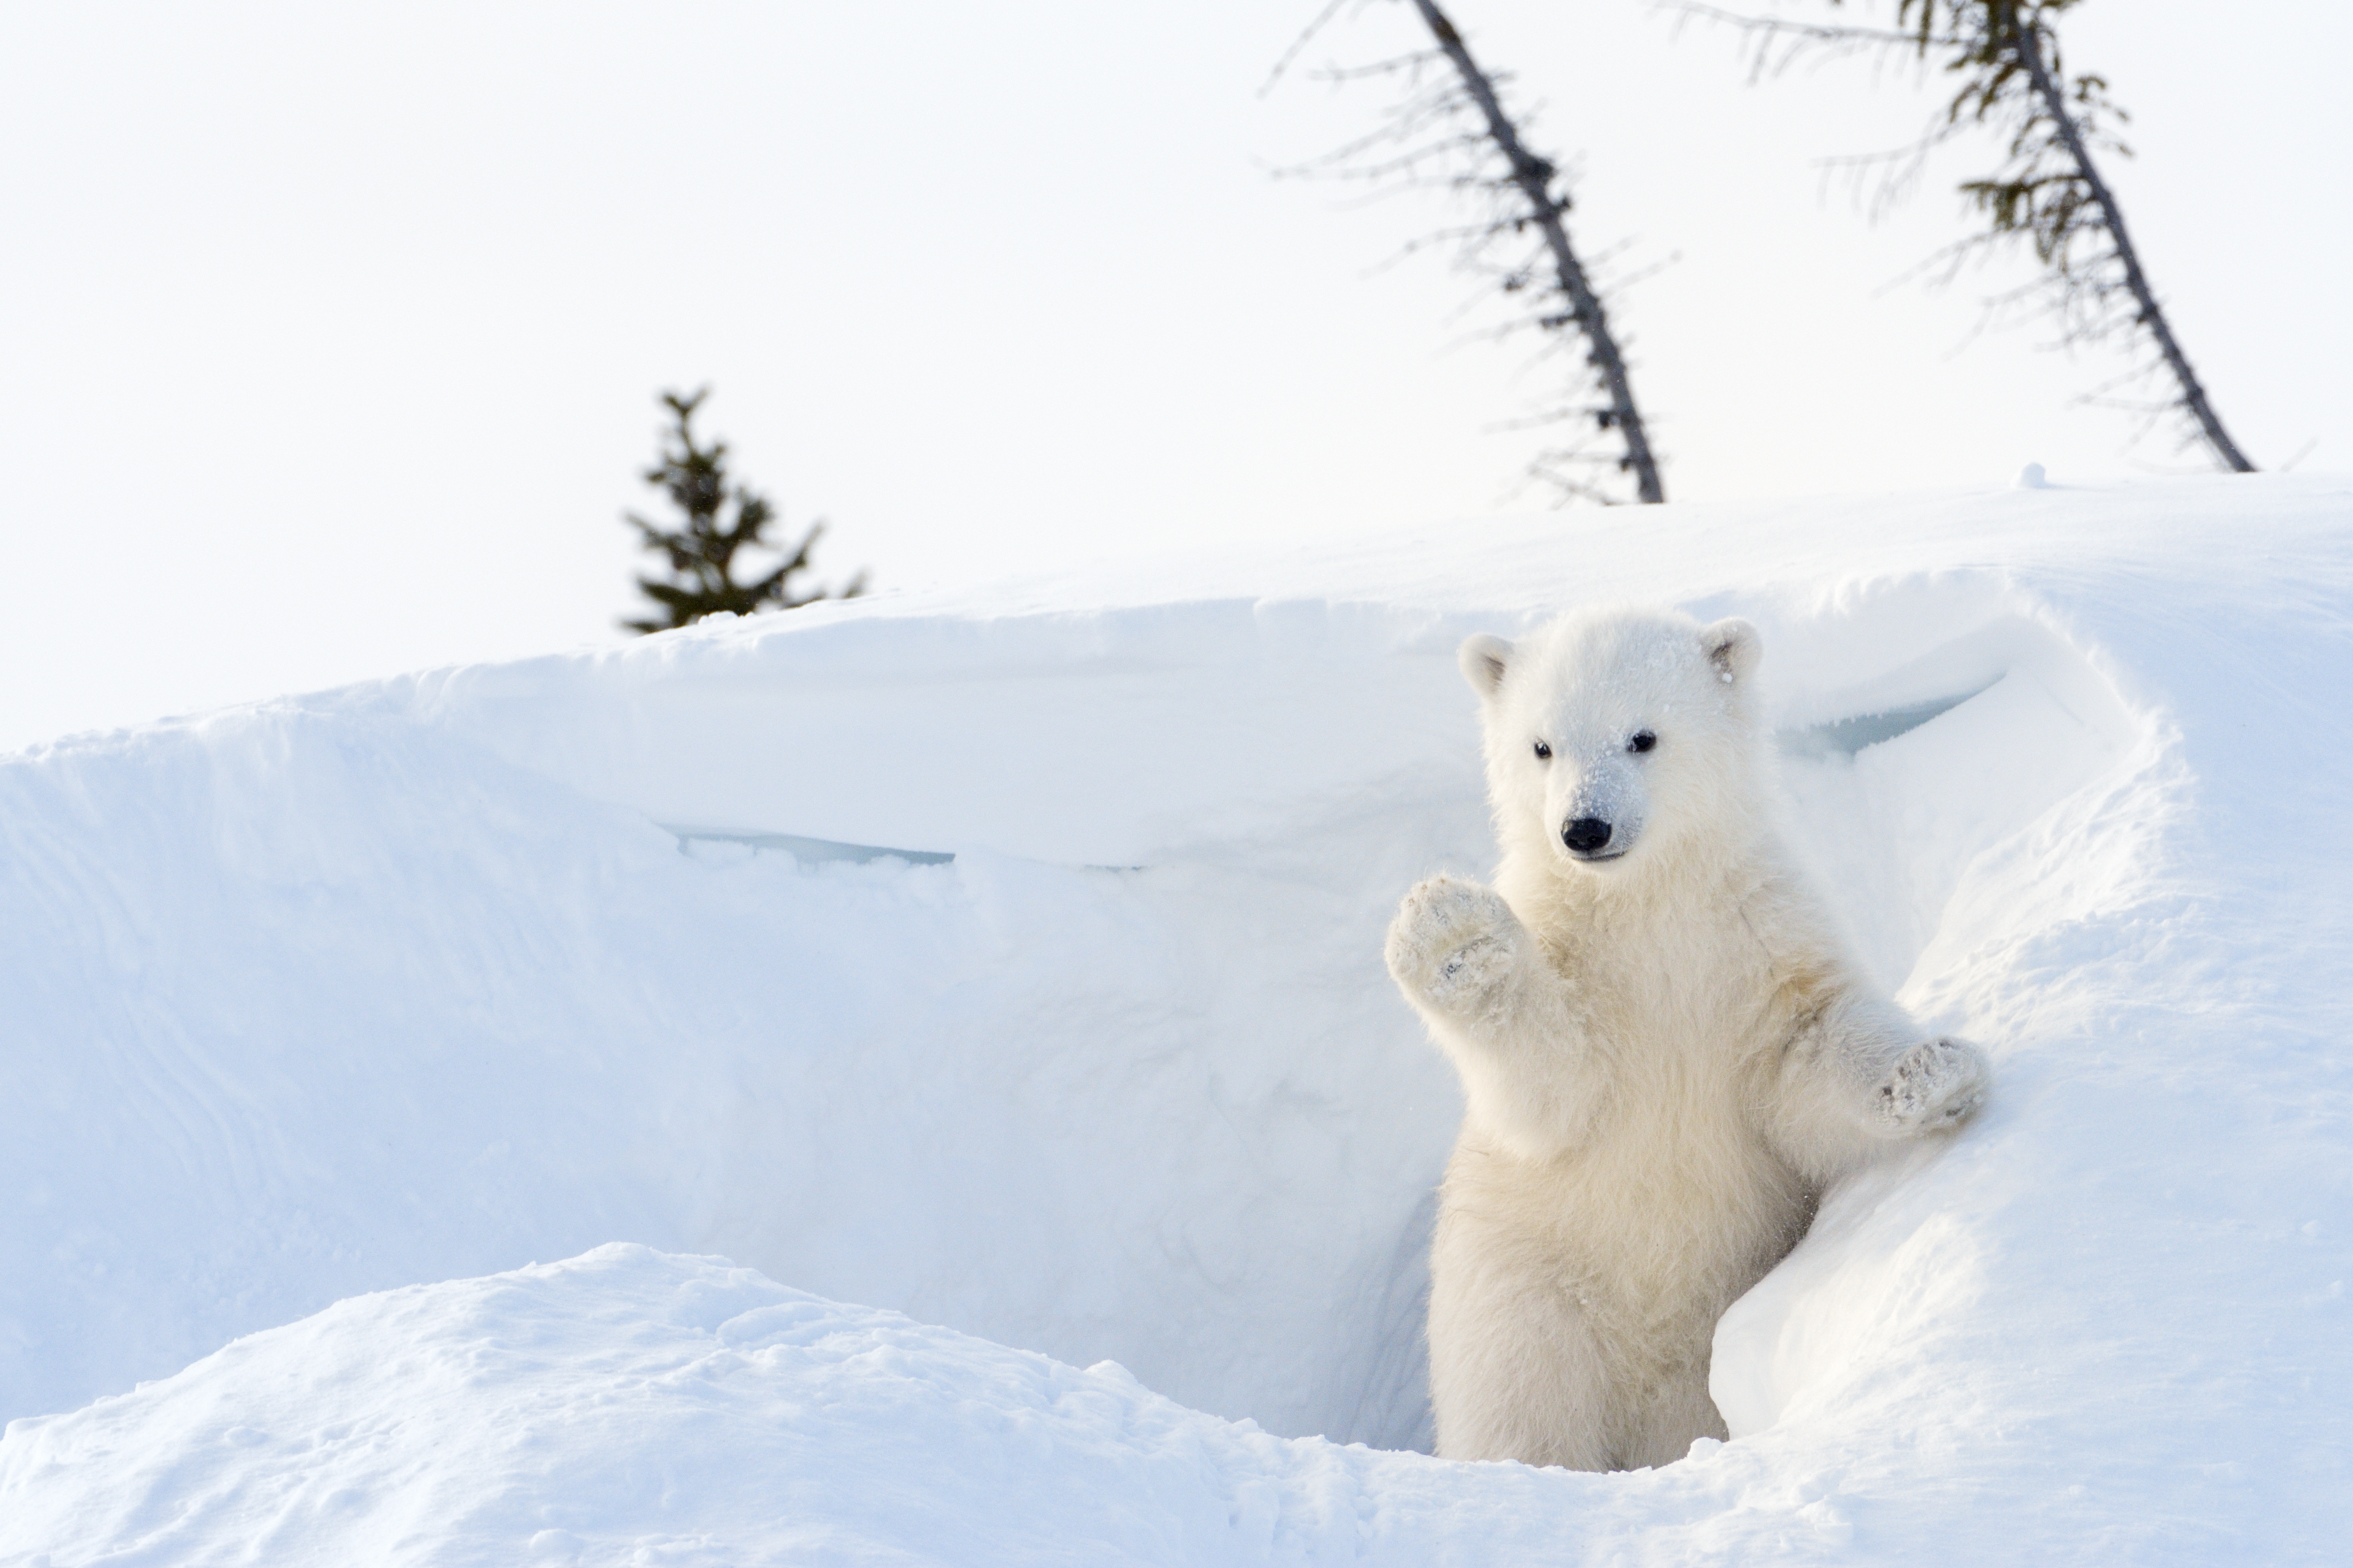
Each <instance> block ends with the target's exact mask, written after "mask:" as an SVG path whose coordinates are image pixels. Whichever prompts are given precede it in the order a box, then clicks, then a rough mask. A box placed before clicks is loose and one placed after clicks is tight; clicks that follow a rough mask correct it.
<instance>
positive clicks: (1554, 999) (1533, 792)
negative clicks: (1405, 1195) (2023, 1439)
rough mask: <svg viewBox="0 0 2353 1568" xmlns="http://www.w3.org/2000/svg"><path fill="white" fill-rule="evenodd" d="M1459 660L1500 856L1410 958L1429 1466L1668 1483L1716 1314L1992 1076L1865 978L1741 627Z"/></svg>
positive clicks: (1701, 1399)
mask: <svg viewBox="0 0 2353 1568" xmlns="http://www.w3.org/2000/svg"><path fill="white" fill-rule="evenodd" d="M1758 657H1759V649H1758V645H1757V632H1756V629H1755V628H1754V627H1753V626H1750V625H1749V624H1748V623H1747V622H1746V621H1740V620H1726V621H1718V622H1717V623H1715V625H1714V626H1701V625H1700V624H1699V623H1698V622H1696V621H1694V620H1692V619H1690V618H1689V617H1688V616H1680V615H1674V614H1669V613H1652V612H1639V611H1623V610H1614V611H1593V612H1585V613H1580V614H1575V615H1571V616H1566V617H1564V618H1563V619H1561V620H1559V621H1558V622H1556V623H1555V624H1554V625H1552V626H1549V627H1547V628H1546V629H1545V630H1544V631H1542V632H1541V633H1539V634H1537V635H1535V636H1534V637H1528V638H1527V639H1525V641H1523V642H1520V643H1518V644H1516V645H1514V644H1513V643H1509V642H1505V641H1504V640H1502V639H1501V638H1498V637H1472V638H1471V639H1470V640H1469V641H1468V642H1466V643H1464V644H1463V645H1462V649H1461V663H1462V668H1463V673H1464V674H1465V675H1466V676H1468V677H1469V679H1470V681H1471V684H1472V687H1473V688H1474V689H1476V690H1477V692H1478V694H1479V698H1480V701H1481V705H1482V720H1483V723H1484V728H1485V733H1486V759H1487V784H1488V792H1489V796H1490V799H1491V802H1492V804H1493V809H1494V816H1495V830H1496V834H1497V837H1498V838H1499V839H1500V840H1501V847H1502V850H1503V858H1502V860H1501V863H1500V864H1499V866H1498V868H1497V870H1496V873H1495V885H1494V887H1493V889H1488V888H1484V887H1482V886H1480V885H1479V884H1477V883H1475V882H1472V881H1467V880H1463V879H1458V878H1453V877H1443V876H1441V877H1433V878H1431V879H1429V880H1428V881H1425V882H1423V883H1422V884H1421V885H1420V886H1419V887H1417V888H1415V889H1413V891H1412V892H1411V893H1409V895H1407V897H1406V900H1405V903H1404V905H1403V907H1402V908H1400V909H1399V910H1398V915H1397V919H1396V921H1395V922H1394V923H1393V924H1392V925H1391V926H1390V928H1389V934H1388V966H1389V973H1391V974H1392V975H1394V976H1395V977H1396V979H1397V983H1398V985H1399V986H1400V987H1401V988H1402V989H1403V990H1404V992H1405V994H1406V998H1407V1000H1409V1002H1411V1003H1412V1004H1413V1005H1414V1007H1415V1009H1416V1010H1417V1011H1419V1013H1420V1014H1421V1016H1422V1017H1423V1019H1424V1020H1425V1021H1426V1022H1427V1023H1428V1024H1429V1026H1430V1033H1431V1035H1432V1036H1433V1037H1436V1039H1437V1042H1438V1044H1439V1046H1440V1047H1441V1048H1442V1049H1443V1050H1444V1051H1445V1052H1446V1054H1447V1056H1448V1057H1449V1058H1451V1059H1452V1061H1453V1064H1454V1067H1455V1069H1456V1070H1457V1071H1458V1072H1459V1073H1460V1074H1461V1079H1462V1090H1463V1098H1464V1101H1465V1108H1464V1112H1463V1118H1462V1129H1461V1136H1460V1138H1459V1139H1458V1141H1457V1142H1456V1144H1455V1149H1454V1155H1453V1158H1452V1160H1451V1162H1450V1163H1449V1164H1448V1166H1447V1172H1446V1182H1445V1186H1444V1188H1443V1189H1442V1191H1441V1193H1440V1206H1439V1217H1438V1229H1437V1234H1436V1237H1435V1239H1434V1241H1433V1242H1432V1245H1431V1249H1430V1401H1431V1405H1432V1406H1433V1409H1434V1412H1435V1414H1436V1416H1437V1425H1438V1451H1439V1453H1440V1455H1442V1456H1445V1457H1447V1458H1461V1459H1504V1458H1509V1459H1521V1460H1525V1461H1526V1462H1527V1463H1529V1464H1535V1465H1565V1466H1567V1467H1569V1468H1574V1469H1588V1470H1604V1469H1623V1468H1637V1467H1640V1466H1644V1465H1656V1464H1663V1463H1665V1462H1667V1461H1669V1460H1672V1459H1677V1458H1682V1457H1683V1454H1684V1452H1685V1451H1686V1450H1687V1449H1688V1448H1689V1447H1690V1446H1691V1442H1692V1439H1694V1438H1695V1437H1703V1436H1713V1437H1719V1438H1720V1437H1722V1436H1725V1428H1724V1421H1723V1418H1722V1417H1721V1416H1720V1415H1718V1414H1717V1413H1716V1409H1715V1404H1714V1403H1713V1402H1712V1401H1711V1400H1710V1399H1709V1397H1708V1393H1707V1369H1708V1348H1709V1343H1710V1341H1711V1339H1712V1338H1713V1336H1714V1334H1715V1321H1716V1320H1717V1318H1719V1317H1720V1316H1722V1315H1723V1312H1724V1310H1725V1308H1726V1307H1728V1306H1730V1305H1731V1304H1732V1302H1733V1300H1735V1299H1736V1298H1737V1297H1738V1296H1739V1295H1740V1294H1741V1293H1742V1292H1743V1291H1745V1290H1746V1289H1748V1287H1749V1286H1751V1285H1753V1284H1755V1283H1756V1282H1757V1279H1759V1278H1760V1277H1761V1276H1763V1274H1764V1273H1765V1271H1766V1270H1767V1269H1768V1268H1772V1267H1773V1265H1774V1264H1775V1263H1777V1262H1778V1261H1779V1260H1780V1258H1782V1256H1783V1255H1784V1254H1786V1253H1787V1252H1788V1250H1789V1248H1790V1247H1793V1246H1795V1245H1796V1243H1797V1241H1798V1238H1799V1237H1800V1236H1801V1235H1803V1234H1804V1232H1805V1228H1806V1226H1807V1225H1808V1223H1809V1222H1810V1219H1811V1217H1812V1214H1813V1209H1814V1205H1815V1203H1816V1201H1817V1199H1818V1198H1819V1196H1820V1193H1821V1190H1822V1186H1823V1184H1825V1183H1826V1182H1828V1181H1829V1180H1830V1179H1831V1177H1833V1176H1835V1175H1837V1174H1838V1173H1841V1172H1842V1171H1845V1170H1848V1169H1850V1168H1852V1167H1853V1166H1854V1165H1856V1164H1858V1163H1861V1162H1862V1161H1865V1160H1867V1159H1869V1158H1870V1157H1871V1156H1872V1154H1873V1152H1874V1151H1877V1150H1881V1149H1883V1148H1885V1147H1887V1146H1888V1145H1889V1144H1891V1143H1893V1142H1896V1141H1899V1140H1903V1139H1907V1138H1914V1137H1917V1136H1920V1135H1921V1134H1923V1133H1927V1132H1932V1131H1936V1130H1939V1129H1943V1128H1947V1127H1951V1126H1953V1125H1955V1124H1957V1123H1958V1122H1959V1121H1962V1120H1963V1119H1964V1118H1966V1117H1967V1116H1968V1115H1969V1113H1970V1112H1971V1111H1973V1110H1975V1109H1976V1108H1977V1106H1978V1103H1979V1101H1980V1100H1982V1099H1983V1097H1984V1094H1985V1091H1986V1087H1987V1081H1988V1079H1987V1069H1986V1064H1985V1058H1984V1057H1983V1056H1982V1055H1981V1054H1980V1053H1979V1052H1978V1049H1977V1047H1974V1046H1971V1045H1969V1044H1968V1043H1966V1042H1964V1041H1961V1040H1956V1039H1948V1038H1937V1037H1926V1036H1925V1035H1924V1033H1923V1031H1922V1030H1921V1029H1920V1028H1919V1027H1918V1026H1916V1025H1915V1024H1914V1023H1913V1021H1912V1020H1911V1019H1910V1018H1909V1017H1907V1016H1905V1014H1904V1012H1903V1011H1902V1010H1901V1009H1899V1008H1898V1007H1896V1005H1894V1003H1893V1002H1892V1001H1890V1000H1889V999H1888V998H1886V997H1885V996H1883V995H1882V994H1879V993H1878V992H1876V991H1875V990H1873V988H1872V987H1871V985H1870V984H1868V983H1867V982H1866V981H1865V980H1864V979H1863V978H1862V974H1861V973H1860V972H1859V970H1858V967H1857V965H1856V964H1855V963H1854V962H1853V960H1852V959H1851V958H1850V957H1849V956H1848V953H1847V951H1846V948H1845V946H1844V944H1843V942H1842V941H1841V937H1840V936H1839V934H1838V927H1837V925H1836V922H1835V921H1833V920H1832V919H1831V915H1830V913H1829V911H1828V910H1827V908H1826V906H1825V905H1824V904H1823V902H1822V900H1820V898H1819V897H1818V896H1817V894H1816V893H1815V891H1814V890H1813V889H1812V888H1811V887H1810V886H1809V885H1808V884H1807V882H1806V880H1805V879H1804V877H1803V876H1802V875H1801V874H1800V873H1799V870H1798V868H1797V867H1796V865H1795V863H1794V862H1793V860H1792V858H1791V857H1790V855H1789V853H1788V850H1787V849H1786V848H1785V847H1784V846H1783V843H1782V840H1781V837H1780V834H1779V832H1778V828H1777V826H1776V822H1775V814H1774V809H1773V806H1772V804H1771V797H1770V791H1771V788H1772V784H1771V780H1770V777H1769V774H1768V773H1767V761H1766V758H1765V754H1764V740H1765V737H1764V734H1763V731H1762V726H1761V722H1760V720H1759V716H1758V710H1757V694H1756V691H1755V676H1756V672H1757V661H1758Z"/></svg>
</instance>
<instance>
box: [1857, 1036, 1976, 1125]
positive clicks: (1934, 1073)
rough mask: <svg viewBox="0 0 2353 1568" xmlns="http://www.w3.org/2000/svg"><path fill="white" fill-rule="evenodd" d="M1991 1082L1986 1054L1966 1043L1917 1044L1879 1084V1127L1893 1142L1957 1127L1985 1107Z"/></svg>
mask: <svg viewBox="0 0 2353 1568" xmlns="http://www.w3.org/2000/svg"><path fill="white" fill-rule="evenodd" d="M1992 1080H1993V1075H1992V1072H1991V1070H1990V1069H1989V1068H1988V1067H1987V1065H1986V1058H1985V1053H1984V1052H1983V1051H1981V1050H1979V1049H1978V1048H1977V1047H1975V1046H1973V1045H1971V1044H1969V1043H1968V1041H1967V1040H1957V1039H1954V1038H1953V1037H1950V1036H1940V1037H1937V1038H1936V1039H1933V1040H1930V1041H1927V1042H1926V1044H1923V1045H1917V1046H1915V1047H1912V1048H1911V1049H1910V1050H1908V1051H1906V1052H1905V1053H1904V1055H1903V1057H1902V1058H1900V1059H1899V1060H1898V1061H1897V1062H1896V1064H1895V1070H1894V1072H1892V1073H1890V1074H1889V1075H1888V1078H1887V1081H1886V1082H1885V1083H1883V1084H1881V1085H1880V1086H1879V1120H1880V1125H1881V1127H1882V1129H1883V1131H1885V1132H1886V1133H1887V1134H1888V1135H1889V1136H1890V1137H1894V1138H1906V1137H1910V1136H1911V1135H1912V1134H1914V1133H1916V1132H1934V1131H1937V1130H1938V1129H1939V1128H1945V1127H1954V1126H1957V1125H1959V1124H1960V1123H1961V1122H1963V1121H1968V1119H1969V1117H1970V1116H1971V1115H1972V1114H1973V1113H1974V1112H1975V1111H1976V1110H1977V1109H1978V1106H1980V1105H1983V1104H1984V1103H1985V1097H1986V1090H1987V1089H1989V1088H1990V1087H1992Z"/></svg>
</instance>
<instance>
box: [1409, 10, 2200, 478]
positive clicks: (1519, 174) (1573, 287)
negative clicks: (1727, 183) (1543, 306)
mask: <svg viewBox="0 0 2353 1568" xmlns="http://www.w3.org/2000/svg"><path fill="white" fill-rule="evenodd" d="M1413 4H1414V9H1416V10H1417V11H1419V12H1420V13H1421V19H1422V20H1423V21H1424V22H1427V23H1428V24H1429V25H1430V36H1431V37H1434V38H1436V39H1437V40H1438V47H1439V48H1440V49H1441V50H1443V51H1444V52H1445V55H1446V58H1448V59H1450V60H1451V61H1452V62H1453V63H1454V68H1455V70H1456V71H1457V72H1459V73H1460V74H1461V78H1462V85H1463V87H1464V88H1465V89H1467V90H1468V91H1469V92H1470V94H1471V97H1472V101H1474V102H1475V103H1477V104H1478V106H1479V111H1480V113H1482V114H1483V115H1485V116H1486V119H1487V135H1488V137H1489V139H1490V140H1492V141H1493V142H1494V143H1495V146H1496V147H1497V149H1498V150H1500V151H1501V152H1502V153H1503V154H1504V158H1505V159H1506V160H1507V161H1508V162H1509V163H1511V166H1512V183H1513V184H1515V185H1517V186H1519V188H1520V194H1521V195H1525V197H1526V198H1527V202H1528V208H1529V212H1530V215H1531V217H1532V220H1533V221H1534V222H1535V225H1536V226H1537V227H1538V228H1539V229H1540V230H1541V231H1542V232H1543V234H1544V239H1545V247H1546V249H1547V250H1548V251H1550V252H1551V255H1552V263H1553V271H1554V274H1555V276H1556V279H1558V281H1559V284H1560V291H1561V292H1562V293H1563V294H1564V295H1566V296H1567V299H1568V306H1569V317H1568V319H1569V320H1570V321H1574V322H1575V323H1576V324H1577V327H1578V328H1579V329H1581V330H1582V331H1584V333H1585V337H1586V341H1587V342H1588V343H1590V344H1591V345H1592V353H1591V355H1590V359H1591V363H1592V364H1593V367H1594V368H1595V369H1596V370H1598V371H1599V372H1600V374H1601V381H1602V384H1603V386H1604V387H1605V388H1607V389H1608V391H1609V413H1608V414H1607V415H1606V416H1604V420H1605V422H1606V423H1609V424H1611V425H1614V426H1617V428H1618V430H1619V432H1620V434H1621V435H1622V436H1624V437H1625V439H1626V467H1627V468H1630V469H1632V470H1633V473H1634V483H1635V488H1636V490H1637V492H1638V493H1639V494H1640V495H1641V498H1642V500H1645V501H1648V502H1657V501H1662V500H1666V490H1665V489H1664V487H1662V485H1661V484H1660V483H1659V466H1658V464H1657V462H1656V461H1655V460H1653V459H1652V458H1651V439H1650V437H1649V435H1648V434H1647V433H1646V432H1645V431H1644V430H1643V428H1642V416H1641V410H1639V409H1637V408H1636V407H1635V406H1634V389H1633V387H1632V385H1631V384H1630V383H1629V382H1628V381H1627V378H1626V361H1625V357H1624V356H1623V355H1621V354H1620V353H1619V352H1618V342H1617V340H1616V339H1615V338H1613V337H1611V336H1610V335H1609V319H1608V317H1607V316H1605V315H1604V314H1603V312H1602V309H1601V300H1600V299H1599V297H1598V296H1597V295H1595V293H1594V292H1593V286H1592V284H1591V283H1589V282H1588V281H1587V279H1586V276H1585V268H1583V267H1582V266H1580V265H1579V264H1578V262H1577V253H1576V252H1575V251H1574V250H1572V249H1570V248H1569V244H1568V230H1567V228H1566V227H1565V226H1563V225H1562V223H1561V221H1560V215H1561V214H1562V213H1563V212H1565V211H1567V205H1568V204H1567V203H1566V202H1559V201H1555V200H1554V199H1553V195H1552V178H1553V174H1554V173H1555V170H1554V168H1553V166H1552V164H1551V163H1547V162H1546V160H1544V159H1542V158H1539V157H1537V156H1536V155H1535V153H1531V152H1529V151H1528V150H1527V149H1526V148H1525V147H1523V146H1522V145H1520V133H1519V132H1518V131H1517V130H1516V129H1515V128H1514V126H1513V124H1512V122H1511V121H1510V120H1509V119H1508V118H1506V117H1505V116H1504V107H1503V105H1502V104H1501V103H1499V102H1498V101H1496V98H1495V87H1494V84H1493V82H1491V81H1490V80H1488V79H1487V73H1486V72H1484V71H1482V70H1481V69H1480V68H1479V66H1478V63H1477V62H1476V61H1474V60H1473V59H1472V58H1471V51H1470V50H1469V49H1468V48H1466V47H1463V43H1462V35H1461V34H1460V33H1458V32H1456V31H1455V30H1454V24H1453V23H1451V22H1450V21H1448V20H1447V19H1446V13H1444V12H1443V11H1440V9H1439V8H1438V6H1437V5H1435V4H1434V3H1433V0H1413ZM2118 237H2119V239H2121V237H2122V236H2121V233H2119V236H2118ZM2153 308H2154V307H2152V309H2153ZM2167 341H2168V342H2170V341H2171V340H2170V339H2168V340H2167ZM2183 369H2184V372H2185V373H2186V372H2187V369H2188V367H2187V366H2184V367H2183ZM2191 385H2192V386H2195V385H2196V384H2195V383H2194V382H2193V383H2191ZM2201 398H2202V395H2201ZM2200 406H2201V407H2202V406H2203V403H2202V401H2201V403H2200ZM2216 428H2218V429H2219V428H2220V426H2216Z"/></svg>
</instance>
